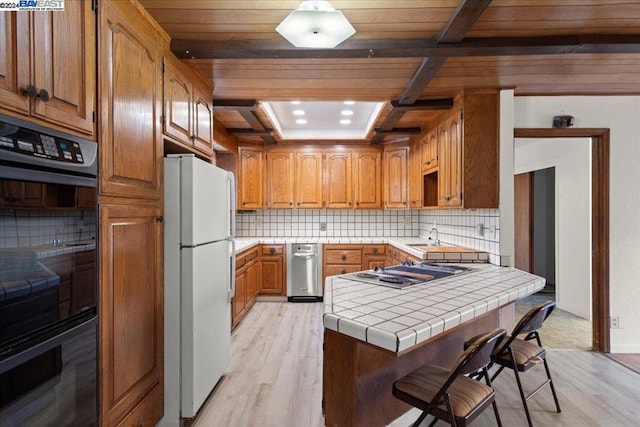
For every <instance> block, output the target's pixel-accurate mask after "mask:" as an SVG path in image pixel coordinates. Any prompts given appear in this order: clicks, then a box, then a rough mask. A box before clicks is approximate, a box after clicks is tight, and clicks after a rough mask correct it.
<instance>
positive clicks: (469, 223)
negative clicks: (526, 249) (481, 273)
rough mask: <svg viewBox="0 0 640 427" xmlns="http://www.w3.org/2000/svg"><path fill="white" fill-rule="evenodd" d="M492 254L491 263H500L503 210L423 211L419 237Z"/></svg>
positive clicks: (490, 255)
mask: <svg viewBox="0 0 640 427" xmlns="http://www.w3.org/2000/svg"><path fill="white" fill-rule="evenodd" d="M434 227H435V228H437V230H438V235H439V236H438V237H439V238H440V240H441V241H442V242H445V243H450V244H452V245H458V246H464V247H467V248H472V249H478V250H481V251H484V252H487V253H488V254H489V262H491V263H492V264H497V265H500V211H499V210H498V209H437V210H424V211H421V213H420V230H419V236H420V237H424V238H429V237H431V238H432V239H435V238H436V237H435V232H431V229H432V228H434Z"/></svg>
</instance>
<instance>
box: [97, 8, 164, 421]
mask: <svg viewBox="0 0 640 427" xmlns="http://www.w3.org/2000/svg"><path fill="white" fill-rule="evenodd" d="M99 7H100V11H99V14H98V21H99V22H98V34H99V39H98V50H99V55H98V86H99V88H100V93H101V100H100V102H101V108H100V111H101V113H100V114H101V116H100V121H99V130H98V134H99V135H100V149H99V150H98V156H99V167H100V176H99V182H98V206H99V235H100V236H101V239H100V241H99V247H98V257H99V263H98V265H99V266H100V272H99V276H98V277H99V282H98V283H99V293H98V295H99V298H98V311H99V313H100V319H99V334H100V337H101V338H100V343H99V348H98V352H99V359H98V360H99V366H98V372H99V381H98V384H99V394H98V402H99V405H98V406H99V408H100V409H99V411H100V414H99V415H100V425H101V426H115V425H127V426H128V425H137V426H155V425H156V424H157V422H158V421H159V420H160V418H161V417H162V414H163V412H164V396H163V395H164V383H163V381H164V379H163V375H164V366H163V361H164V296H163V265H164V262H163V233H162V230H163V228H162V213H163V210H162V208H163V206H162V197H161V196H162V156H163V142H162V126H161V118H160V116H161V114H162V52H164V51H165V49H167V48H168V42H169V37H168V35H167V34H166V33H164V32H163V31H162V30H161V29H159V27H158V26H157V24H155V23H154V22H153V21H152V20H150V18H148V15H146V14H145V13H144V11H142V10H141V9H140V8H139V5H138V4H137V3H136V2H130V1H103V2H100V3H99ZM141 117H143V118H144V120H141Z"/></svg>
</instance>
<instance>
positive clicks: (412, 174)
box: [408, 139, 422, 209]
mask: <svg viewBox="0 0 640 427" xmlns="http://www.w3.org/2000/svg"><path fill="white" fill-rule="evenodd" d="M421 144H422V141H421V140H419V139H414V140H413V142H411V145H410V146H409V190H408V191H409V208H411V209H420V208H421V207H422V164H421V163H422V157H421V147H420V146H421Z"/></svg>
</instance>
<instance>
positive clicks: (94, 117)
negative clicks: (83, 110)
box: [92, 111, 98, 123]
mask: <svg viewBox="0 0 640 427" xmlns="http://www.w3.org/2000/svg"><path fill="white" fill-rule="evenodd" d="M92 119H93V123H95V122H97V121H98V115H97V114H96V112H95V111H94V112H93V114H92Z"/></svg>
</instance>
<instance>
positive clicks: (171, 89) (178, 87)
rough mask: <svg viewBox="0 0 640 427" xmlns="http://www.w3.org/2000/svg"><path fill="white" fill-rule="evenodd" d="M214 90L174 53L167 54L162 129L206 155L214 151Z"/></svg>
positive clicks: (190, 148) (174, 138)
mask: <svg viewBox="0 0 640 427" xmlns="http://www.w3.org/2000/svg"><path fill="white" fill-rule="evenodd" d="M212 92H213V90H212V89H211V88H210V87H209V86H208V84H207V83H205V82H204V81H203V80H202V79H201V78H200V77H199V76H197V75H196V74H195V73H194V72H193V71H191V70H190V69H189V68H188V66H187V65H186V64H184V63H182V62H181V61H180V60H179V59H177V58H176V57H175V56H174V55H173V54H171V53H168V54H167V55H166V56H165V57H164V119H163V132H164V134H165V135H166V136H167V137H169V138H170V139H171V140H172V141H175V142H177V143H179V144H180V145H182V146H183V147H186V148H187V149H189V150H190V151H192V150H194V149H195V150H197V151H198V152H200V153H202V154H204V155H205V157H207V158H210V157H211V156H212V155H213V106H212V105H211V99H212V97H213V96H212Z"/></svg>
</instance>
